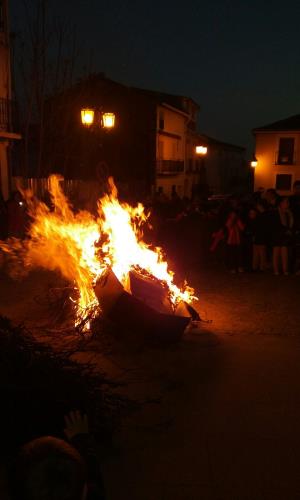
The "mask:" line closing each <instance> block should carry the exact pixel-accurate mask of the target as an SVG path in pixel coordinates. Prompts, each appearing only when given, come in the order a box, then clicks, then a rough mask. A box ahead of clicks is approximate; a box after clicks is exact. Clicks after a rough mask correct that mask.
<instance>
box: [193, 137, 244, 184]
mask: <svg viewBox="0 0 300 500" xmlns="http://www.w3.org/2000/svg"><path fill="white" fill-rule="evenodd" d="M197 140H198V143H201V144H205V145H206V146H207V151H208V152H207V155H206V156H205V157H204V158H203V159H202V160H200V173H201V175H200V179H201V181H202V183H203V184H205V183H206V184H207V185H208V187H209V191H210V192H211V193H212V194H229V193H238V192H243V191H247V190H248V188H249V179H248V177H249V169H248V166H247V163H246V160H245V153H246V149H245V148H244V147H241V146H237V145H234V144H228V143H226V142H222V141H219V140H217V139H214V138H212V137H209V136H207V135H204V134H200V135H199V134H198V135H197ZM198 161H199V160H198Z"/></svg>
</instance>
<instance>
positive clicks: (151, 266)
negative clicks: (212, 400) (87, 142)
mask: <svg viewBox="0 0 300 500" xmlns="http://www.w3.org/2000/svg"><path fill="white" fill-rule="evenodd" d="M49 180H50V182H49V186H50V187H49V192H50V197H51V202H52V208H49V207H48V206H47V205H46V204H45V203H43V202H41V201H40V200H37V199H36V198H35V197H34V196H33V195H32V193H31V192H29V191H25V192H23V193H22V194H23V196H24V198H25V200H26V203H27V206H28V212H29V216H30V220H31V223H30V226H29V228H28V232H27V235H26V238H25V239H24V240H17V239H10V240H9V241H7V242H0V247H1V248H2V250H3V251H4V252H6V253H8V254H10V256H13V257H14V262H15V263H16V262H17V263H18V266H19V267H22V268H23V269H27V270H31V269H34V268H43V269H46V270H52V271H59V272H60V274H61V275H62V276H63V277H64V278H65V279H66V280H68V282H69V283H71V284H72V286H74V290H75V291H76V293H75V294H74V296H72V297H70V299H71V300H72V301H73V304H74V310H75V324H79V323H82V322H83V321H85V320H86V329H88V328H89V325H90V323H89V321H90V319H91V318H95V317H97V316H98V315H101V309H102V304H101V297H99V295H98V294H97V296H96V294H95V286H96V284H97V283H99V281H100V282H101V279H103V277H104V276H106V275H107V273H108V271H109V272H111V273H113V275H114V277H115V278H116V279H117V280H118V282H119V283H120V284H121V286H122V288H123V289H124V290H125V291H126V292H128V293H131V292H132V291H131V280H130V274H131V273H134V275H135V276H139V277H141V278H142V279H147V280H148V281H152V282H153V283H159V286H160V287H161V288H162V289H163V290H165V292H166V295H167V298H168V301H169V304H170V307H171V309H172V312H173V313H175V312H176V309H177V308H178V306H179V304H182V303H185V304H191V303H192V302H193V301H194V300H196V297H195V295H194V290H193V289H192V288H190V287H189V286H188V285H187V284H186V283H184V284H183V286H182V287H178V286H177V285H176V284H175V283H174V274H173V272H172V271H170V269H169V268H168V264H167V260H166V258H165V257H164V254H163V252H162V250H161V249H160V248H157V247H153V246H151V245H149V244H146V243H145V242H144V241H143V226H144V225H145V224H146V223H147V221H148V218H149V214H147V213H146V212H145V209H144V207H143V205H142V204H141V203H139V204H138V205H137V206H135V207H132V206H130V205H128V204H127V203H121V202H120V201H119V200H118V193H117V189H116V186H115V184H114V182H113V179H112V178H110V179H109V183H108V184H109V192H108V193H107V194H106V195H105V196H103V197H102V198H101V199H99V200H98V213H97V216H94V215H92V214H91V213H89V212H87V211H83V210H82V211H79V212H76V211H74V209H73V208H72V206H71V204H70V202H69V200H68V199H67V197H66V196H65V194H64V193H63V191H62V188H61V182H60V181H61V180H62V179H61V178H60V177H59V176H57V175H53V176H51V177H50V179H49Z"/></svg>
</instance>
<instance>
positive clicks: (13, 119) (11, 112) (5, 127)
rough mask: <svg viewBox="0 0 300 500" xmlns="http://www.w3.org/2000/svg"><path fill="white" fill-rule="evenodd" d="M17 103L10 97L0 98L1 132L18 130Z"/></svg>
mask: <svg viewBox="0 0 300 500" xmlns="http://www.w3.org/2000/svg"><path fill="white" fill-rule="evenodd" d="M19 129H20V127H19V120H18V112H17V103H16V102H15V101H11V100H10V99H4V98H3V97H1V98H0V130H1V131H2V132H3V131H5V132H19Z"/></svg>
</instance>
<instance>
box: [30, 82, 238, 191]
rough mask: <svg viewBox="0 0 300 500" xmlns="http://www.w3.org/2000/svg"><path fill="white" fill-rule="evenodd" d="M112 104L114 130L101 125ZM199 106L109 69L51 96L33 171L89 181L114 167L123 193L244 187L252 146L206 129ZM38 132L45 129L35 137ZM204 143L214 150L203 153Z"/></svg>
mask: <svg viewBox="0 0 300 500" xmlns="http://www.w3.org/2000/svg"><path fill="white" fill-rule="evenodd" d="M84 108H85V109H86V111H91V110H93V111H94V122H93V125H91V126H87V127H84V126H83V125H82V123H81V110H82V109H84ZM105 112H109V113H113V114H114V116H115V126H114V127H113V128H112V129H111V130H109V131H107V130H106V131H105V130H104V129H103V128H101V126H100V121H101V114H103V113H105ZM198 112H199V106H198V104H197V103H196V102H194V101H193V100H192V99H191V98H189V97H184V96H179V95H172V94H167V93H162V92H156V91H152V90H145V89H140V88H135V87H128V86H126V85H123V84H121V83H118V82H115V81H113V80H111V79H109V78H107V77H106V76H105V75H103V74H102V73H100V74H96V75H91V76H90V77H89V78H87V79H85V80H82V81H80V82H78V83H77V84H75V85H74V86H72V87H71V88H69V89H67V90H65V91H63V92H62V93H61V94H58V95H55V96H53V97H51V98H50V99H48V101H47V102H46V105H45V117H46V119H45V123H44V125H43V136H44V138H45V140H44V145H43V151H42V161H41V164H40V166H39V167H38V168H37V167H36V166H35V164H34V162H33V161H31V164H30V169H31V171H30V174H29V177H33V178H36V177H41V178H46V177H47V176H48V175H49V174H51V173H55V172H58V173H61V174H62V175H63V177H64V178H65V179H66V180H67V182H69V181H70V182H69V184H70V183H71V184H74V183H76V182H77V181H84V184H85V186H86V185H87V184H89V185H91V184H92V183H95V182H96V183H97V182H98V184H101V182H102V181H103V180H104V179H105V178H106V177H107V175H112V176H113V177H114V179H115V181H116V183H117V185H118V186H119V188H120V189H121V191H122V193H124V194H125V195H127V194H128V195H129V196H130V195H133V196H136V195H138V196H139V197H143V196H147V195H149V194H154V193H155V192H163V193H164V194H165V195H166V196H167V197H169V198H170V197H172V195H174V194H175V193H176V194H177V195H179V196H180V197H183V196H186V197H190V196H192V195H193V194H200V195H206V194H208V193H209V192H211V191H213V192H215V193H217V194H220V193H228V192H232V191H236V190H237V189H238V186H239V184H240V183H241V180H242V178H243V175H244V170H245V169H244V166H245V160H244V153H245V150H244V148H241V147H239V146H233V145H230V144H226V143H224V142H220V141H217V140H215V139H212V138H210V137H208V136H205V135H201V134H199V133H198V132H197V130H196V127H197V119H198ZM32 130H33V131H34V128H32ZM34 135H36V136H38V130H37V129H36V131H35V134H33V143H34ZM36 142H38V141H36ZM201 146H202V149H204V150H205V149H207V154H204V155H201V154H200V155H199V154H197V151H196V148H197V147H198V148H199V147H200V149H201ZM38 156H40V155H37V154H36V155H34V154H33V155H32V158H34V157H38ZM35 184H36V183H35V181H34V182H31V183H30V185H31V187H33V186H34V185H35Z"/></svg>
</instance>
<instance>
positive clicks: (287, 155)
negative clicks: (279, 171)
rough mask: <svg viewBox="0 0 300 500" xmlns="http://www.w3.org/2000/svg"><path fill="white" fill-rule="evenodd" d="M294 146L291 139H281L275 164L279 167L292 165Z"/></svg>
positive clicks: (293, 140)
mask: <svg viewBox="0 0 300 500" xmlns="http://www.w3.org/2000/svg"><path fill="white" fill-rule="evenodd" d="M294 145H295V139H294V138H293V137H281V138H280V139H279V151H278V159H277V163H278V164H279V165H292V164H293V163H294Z"/></svg>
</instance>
